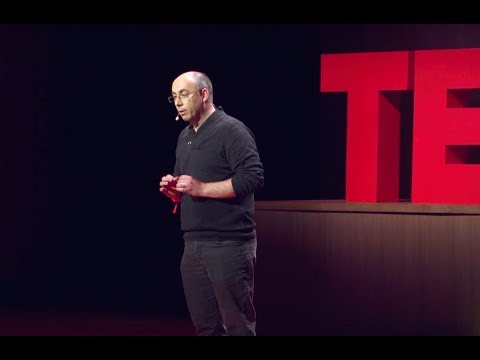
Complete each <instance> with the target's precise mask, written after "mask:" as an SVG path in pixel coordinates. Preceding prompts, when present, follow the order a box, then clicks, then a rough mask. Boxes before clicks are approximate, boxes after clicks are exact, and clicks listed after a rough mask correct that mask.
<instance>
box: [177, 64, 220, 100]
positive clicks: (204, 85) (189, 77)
mask: <svg viewBox="0 0 480 360" xmlns="http://www.w3.org/2000/svg"><path fill="white" fill-rule="evenodd" d="M179 83H181V84H186V85H190V86H191V85H194V86H196V87H197V90H201V89H208V94H209V97H208V99H207V103H213V86H212V82H211V81H210V79H209V78H208V76H207V75H206V74H205V73H202V72H199V71H188V72H185V73H183V74H181V75H179V76H178V77H177V78H176V79H175V80H174V81H173V85H174V86H175V84H179Z"/></svg>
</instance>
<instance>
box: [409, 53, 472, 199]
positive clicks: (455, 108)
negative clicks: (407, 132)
mask: <svg viewBox="0 0 480 360" xmlns="http://www.w3.org/2000/svg"><path fill="white" fill-rule="evenodd" d="M415 72H416V74H415V94H414V103H415V104H414V105H415V107H414V128H413V129H414V132H413V134H414V135H413V164H412V168H413V170H412V202H414V203H447V204H455V203H457V204H461V203H462V204H474V203H476V204H478V203H480V166H479V165H480V160H479V159H478V157H479V156H478V154H479V149H480V146H479V145H480V109H478V107H479V105H478V100H477V101H476V104H472V101H473V100H474V99H473V97H472V95H474V94H475V92H474V91H473V90H474V89H479V88H480V49H458V50H430V51H426V50H425V51H417V52H416V64H415ZM476 93H478V92H476ZM474 106H475V107H477V108H473V107H474Z"/></svg>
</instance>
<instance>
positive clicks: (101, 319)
mask: <svg viewBox="0 0 480 360" xmlns="http://www.w3.org/2000/svg"><path fill="white" fill-rule="evenodd" d="M194 335H195V331H194V329H193V327H192V325H191V322H190V320H189V319H182V318H168V317H164V316H160V315H143V314H142V315H137V314H116V313H101V312H60V311H17V310H15V311H0V336H194Z"/></svg>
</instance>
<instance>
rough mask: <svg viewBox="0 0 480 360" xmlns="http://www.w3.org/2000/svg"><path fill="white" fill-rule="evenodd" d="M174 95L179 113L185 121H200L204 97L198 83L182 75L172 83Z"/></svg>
mask: <svg viewBox="0 0 480 360" xmlns="http://www.w3.org/2000/svg"><path fill="white" fill-rule="evenodd" d="M172 96H173V97H174V104H175V107H176V108H177V111H178V114H179V115H180V116H181V117H182V119H183V120H184V121H188V122H190V121H192V120H193V121H198V120H199V119H200V110H201V106H202V98H201V96H200V91H199V90H198V87H197V84H195V83H194V82H193V81H191V80H189V79H188V78H187V77H185V76H180V77H178V78H177V79H175V81H174V82H173V84H172Z"/></svg>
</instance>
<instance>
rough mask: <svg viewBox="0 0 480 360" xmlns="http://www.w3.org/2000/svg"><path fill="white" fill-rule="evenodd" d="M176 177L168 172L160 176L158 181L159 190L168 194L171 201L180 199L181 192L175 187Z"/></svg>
mask: <svg viewBox="0 0 480 360" xmlns="http://www.w3.org/2000/svg"><path fill="white" fill-rule="evenodd" d="M177 181H178V178H176V177H173V176H172V175H170V174H168V175H165V176H163V177H162V180H161V181H160V184H159V185H160V192H161V193H163V194H165V195H166V196H168V197H169V198H170V199H171V200H172V201H173V202H175V203H179V202H180V201H181V199H182V193H181V192H180V191H178V190H177V189H176V187H177Z"/></svg>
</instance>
